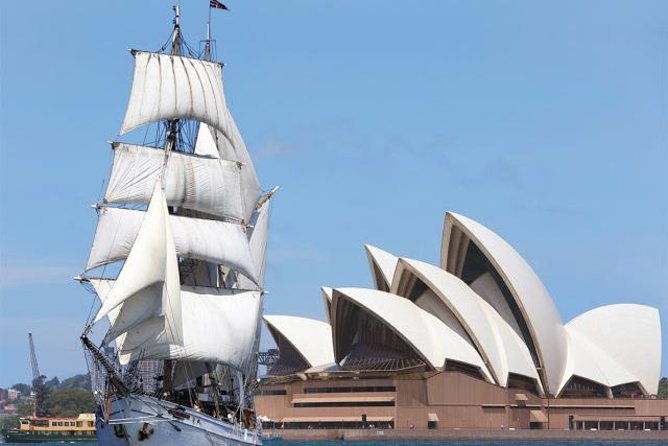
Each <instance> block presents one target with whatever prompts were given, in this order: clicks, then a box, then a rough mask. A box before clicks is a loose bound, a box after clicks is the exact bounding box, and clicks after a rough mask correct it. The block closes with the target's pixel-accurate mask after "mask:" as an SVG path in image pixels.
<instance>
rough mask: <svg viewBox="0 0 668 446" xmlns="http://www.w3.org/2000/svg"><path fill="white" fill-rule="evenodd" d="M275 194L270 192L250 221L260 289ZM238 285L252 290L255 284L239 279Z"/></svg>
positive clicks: (252, 247)
mask: <svg viewBox="0 0 668 446" xmlns="http://www.w3.org/2000/svg"><path fill="white" fill-rule="evenodd" d="M274 192H275V190H274V191H271V192H269V193H268V194H267V196H266V199H265V201H264V203H262V204H261V206H260V208H259V209H256V210H255V212H253V216H252V217H251V221H250V225H251V229H250V231H249V234H248V241H249V245H250V252H251V256H252V258H253V265H254V267H255V271H256V272H257V285H258V286H259V287H260V288H264V271H265V264H266V254H267V238H268V236H269V217H270V216H271V195H273V193H274ZM237 285H238V286H239V288H242V289H251V288H253V285H254V284H253V283H251V282H250V281H249V280H248V279H247V278H245V277H238V278H237Z"/></svg>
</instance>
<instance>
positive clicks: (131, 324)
mask: <svg viewBox="0 0 668 446" xmlns="http://www.w3.org/2000/svg"><path fill="white" fill-rule="evenodd" d="M143 214H144V215H143V217H142V219H141V223H140V225H139V230H138V232H137V237H136V239H135V241H134V244H133V246H132V249H131V250H130V253H129V254H128V257H127V260H126V261H125V264H124V265H123V268H122V269H121V272H120V273H119V275H118V278H117V280H116V281H115V283H114V285H113V286H112V287H111V289H110V290H109V292H108V294H107V295H106V298H105V299H104V301H103V302H102V306H101V308H100V310H99V311H98V313H97V315H96V316H95V319H94V322H98V321H99V320H100V319H102V318H103V317H105V316H107V315H108V314H109V312H110V311H111V310H113V309H115V308H117V307H119V306H121V308H120V311H119V313H118V315H117V316H116V317H115V320H114V322H113V324H112V325H111V329H110V332H109V334H108V336H107V338H108V339H109V340H112V339H116V338H117V337H118V336H120V335H121V334H123V333H126V332H128V331H129V330H132V332H130V333H132V334H133V336H134V340H135V341H136V340H137V339H138V334H137V331H136V327H140V326H145V325H146V324H147V321H150V331H149V330H143V331H142V332H141V335H142V336H143V339H142V342H143V341H146V340H148V339H155V340H157V339H159V342H160V343H161V344H167V345H169V344H175V345H180V344H182V342H183V335H182V331H181V329H182V318H181V317H182V315H181V302H180V281H179V269H178V262H177V257H176V249H175V246H174V239H173V236H172V233H171V229H170V225H169V219H168V216H169V214H168V212H167V203H166V202H165V196H164V194H163V192H162V188H161V182H160V181H158V182H157V183H156V185H155V188H154V191H153V196H152V198H151V202H150V203H149V206H148V209H147V211H146V212H145V213H143ZM128 339H129V336H128V337H126V339H125V340H124V347H125V346H126V345H127V342H128Z"/></svg>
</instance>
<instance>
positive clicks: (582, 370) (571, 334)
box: [558, 326, 658, 394]
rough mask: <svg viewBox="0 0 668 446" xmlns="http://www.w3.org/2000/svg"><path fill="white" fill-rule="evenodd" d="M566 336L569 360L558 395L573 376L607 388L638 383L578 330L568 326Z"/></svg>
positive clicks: (629, 373) (636, 379)
mask: <svg viewBox="0 0 668 446" xmlns="http://www.w3.org/2000/svg"><path fill="white" fill-rule="evenodd" d="M566 334H567V336H568V360H567V361H566V370H565V371H564V376H563V378H562V380H561V385H560V386H559V391H558V394H561V392H562V390H564V386H566V384H568V381H569V380H570V379H571V377H573V376H579V377H582V378H586V379H588V380H590V381H594V382H597V383H599V384H601V385H603V386H606V387H613V386H616V385H619V384H626V383H631V382H635V381H638V378H636V377H635V376H634V375H633V374H632V373H631V372H629V371H628V370H627V369H625V368H624V367H623V366H622V365H621V364H620V363H619V362H618V361H616V360H615V359H613V357H611V356H610V355H609V354H608V353H606V352H605V351H603V350H602V349H601V348H599V347H597V346H596V345H595V344H594V343H592V342H591V341H590V340H589V339H587V337H586V336H584V335H582V334H581V333H579V332H578V331H577V330H576V329H573V328H572V327H569V326H566ZM657 383H658V379H657Z"/></svg>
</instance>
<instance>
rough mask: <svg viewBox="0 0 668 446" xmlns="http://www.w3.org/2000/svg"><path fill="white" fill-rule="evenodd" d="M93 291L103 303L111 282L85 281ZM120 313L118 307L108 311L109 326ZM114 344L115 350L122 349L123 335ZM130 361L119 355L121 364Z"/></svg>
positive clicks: (126, 357)
mask: <svg viewBox="0 0 668 446" xmlns="http://www.w3.org/2000/svg"><path fill="white" fill-rule="evenodd" d="M86 280H87V281H88V282H89V283H90V284H91V285H92V286H93V289H95V294H96V295H97V297H98V298H99V299H100V303H104V301H105V300H107V297H108V296H109V292H110V291H111V288H112V286H113V285H114V281H113V280H108V279H86ZM120 312H121V308H120V306H118V307H116V308H113V309H111V310H109V312H108V313H107V319H108V320H109V325H110V326H111V325H113V324H114V322H116V319H117V318H118V314H119V313H120ZM114 341H115V342H116V348H117V350H118V351H120V350H121V349H122V348H123V341H125V333H123V334H121V335H120V336H118V337H117V338H116V339H114ZM130 360H131V355H119V361H120V363H121V364H127V363H128V362H130Z"/></svg>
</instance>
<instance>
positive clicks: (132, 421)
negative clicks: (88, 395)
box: [96, 395, 262, 446]
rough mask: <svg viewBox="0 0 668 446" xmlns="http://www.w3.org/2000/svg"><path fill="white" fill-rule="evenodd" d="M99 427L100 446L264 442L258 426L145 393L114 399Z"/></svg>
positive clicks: (236, 445)
mask: <svg viewBox="0 0 668 446" xmlns="http://www.w3.org/2000/svg"><path fill="white" fill-rule="evenodd" d="M96 427H97V439H98V444H99V445H100V446H136V445H139V444H141V445H142V446H154V445H155V446H172V445H173V446H177V445H179V446H180V445H188V446H197V445H207V446H213V445H220V446H245V445H253V446H255V445H261V444H262V440H261V435H260V434H259V433H258V432H257V431H256V430H253V429H245V428H243V427H241V426H240V425H238V424H232V423H228V422H226V421H222V420H219V419H217V418H213V417H210V416H208V415H206V414H204V413H202V412H198V411H196V410H194V409H191V408H186V407H183V406H177V405H176V404H173V403H170V402H167V401H162V400H158V399H156V398H152V397H148V396H143V395H142V396H140V395H130V396H127V397H121V398H117V399H114V400H112V401H111V402H110V404H109V416H108V419H106V418H102V417H98V420H97V424H96Z"/></svg>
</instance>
